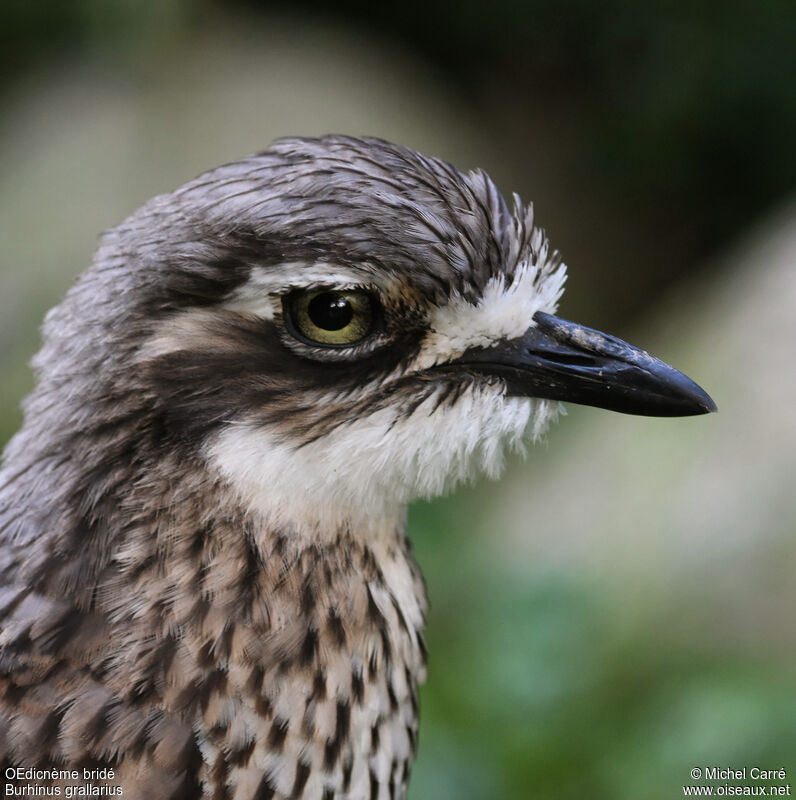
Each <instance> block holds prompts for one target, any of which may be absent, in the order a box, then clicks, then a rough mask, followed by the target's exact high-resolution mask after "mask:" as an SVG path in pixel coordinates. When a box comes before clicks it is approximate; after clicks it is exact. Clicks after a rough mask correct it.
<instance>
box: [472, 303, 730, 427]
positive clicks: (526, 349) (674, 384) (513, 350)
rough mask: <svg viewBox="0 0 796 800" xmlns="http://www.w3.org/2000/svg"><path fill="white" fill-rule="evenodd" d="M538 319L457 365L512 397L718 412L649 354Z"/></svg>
mask: <svg viewBox="0 0 796 800" xmlns="http://www.w3.org/2000/svg"><path fill="white" fill-rule="evenodd" d="M533 319H534V322H535V323H536V324H535V325H533V326H532V327H531V328H529V329H528V330H527V331H526V332H525V334H524V335H523V336H521V337H519V338H518V339H512V340H511V341H507V342H505V343H502V344H500V345H497V346H495V347H489V348H474V349H472V350H468V351H467V352H465V353H464V354H463V355H462V357H461V358H460V359H458V361H457V362H456V363H457V364H458V365H461V366H466V367H468V368H469V369H471V370H473V371H476V372H479V373H481V374H485V375H491V376H496V377H499V378H501V379H502V380H504V381H505V382H506V387H507V390H508V394H509V395H513V396H520V397H544V398H549V399H551V400H564V401H567V402H571V403H580V404H581V405H587V406H597V407H598V408H607V409H609V410H611V411H621V412H622V413H624V414H643V415H646V416H654V417H685V416H691V415H694V414H706V413H708V412H710V411H715V410H716V404H715V403H714V402H713V400H711V398H710V397H709V396H708V394H707V393H706V392H705V391H704V389H702V388H700V387H699V386H697V384H696V383H694V382H693V381H692V380H691V379H690V378H688V377H686V376H685V375H683V373H682V372H678V371H677V370H676V369H674V367H670V366H669V365H668V364H666V363H664V362H663V361H660V360H658V359H657V358H655V357H654V356H651V355H650V354H649V353H647V352H646V351H645V350H641V349H639V348H638V347H633V345H631V344H628V343H627V342H623V341H622V340H621V339H617V338H616V337H614V336H609V335H608V334H607V333H602V332H600V331H596V330H592V329H591V328H585V327H584V326H583V325H578V324H577V323H575V322H568V321H567V320H565V319H559V318H558V317H554V316H551V315H550V314H543V313H542V312H541V311H540V312H537V313H536V314H535V315H534V317H533Z"/></svg>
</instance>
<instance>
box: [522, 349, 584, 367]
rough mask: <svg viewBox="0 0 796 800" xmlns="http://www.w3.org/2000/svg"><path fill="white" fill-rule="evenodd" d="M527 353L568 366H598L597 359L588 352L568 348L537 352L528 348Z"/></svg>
mask: <svg viewBox="0 0 796 800" xmlns="http://www.w3.org/2000/svg"><path fill="white" fill-rule="evenodd" d="M528 353H529V354H531V355H534V356H542V358H545V359H549V360H550V361H555V363H556V364H558V365H560V366H568V367H596V366H598V359H597V358H596V357H595V356H593V355H591V354H590V353H585V352H584V353H577V352H573V351H568V350H554V351H550V352H539V351H537V350H533V349H530V348H529V349H528Z"/></svg>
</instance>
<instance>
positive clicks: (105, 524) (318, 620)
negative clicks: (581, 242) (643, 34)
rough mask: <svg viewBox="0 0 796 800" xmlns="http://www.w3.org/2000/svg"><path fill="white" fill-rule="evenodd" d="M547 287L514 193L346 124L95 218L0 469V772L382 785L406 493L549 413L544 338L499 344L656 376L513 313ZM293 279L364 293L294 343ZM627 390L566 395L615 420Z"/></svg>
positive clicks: (393, 711)
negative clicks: (347, 131) (342, 334)
mask: <svg viewBox="0 0 796 800" xmlns="http://www.w3.org/2000/svg"><path fill="white" fill-rule="evenodd" d="M563 281H564V267H563V265H562V264H560V262H559V260H558V258H557V256H556V255H555V254H554V253H553V252H551V251H550V249H549V247H548V243H547V241H546V239H545V237H544V235H543V234H542V232H541V231H540V230H539V229H537V228H534V226H533V219H532V214H531V211H530V210H529V209H528V208H526V207H524V206H523V205H522V204H521V202H520V201H519V199H518V198H515V200H514V205H513V208H511V209H510V208H509V206H508V205H507V204H506V202H505V201H504V199H503V197H502V196H501V195H500V193H499V192H498V191H497V189H496V188H495V186H494V185H493V183H492V182H491V181H490V180H489V178H488V177H487V176H486V175H485V174H484V173H482V172H474V173H468V174H462V173H460V172H458V171H456V170H455V169H454V168H453V167H451V166H450V165H448V164H446V163H444V162H442V161H439V160H436V159H429V158H425V157H423V156H420V155H418V154H417V153H414V152H412V151H410V150H407V149H405V148H401V147H397V146H394V145H391V144H388V143H385V142H382V141H379V140H374V139H361V140H359V139H350V138H346V137H333V136H332V137H324V138H322V139H317V140H305V139H288V140H282V141H280V142H278V143H276V144H275V145H274V146H272V147H271V148H270V149H269V150H267V151H265V152H264V153H261V154H259V155H255V156H251V157H249V158H246V159H243V160H241V161H239V162H236V163H233V164H229V165H226V166H223V167H219V168H218V169H215V170H212V171H210V172H208V173H205V174H204V175H202V176H200V177H199V178H197V179H196V180H194V181H192V182H191V183H189V184H186V185H185V186H184V187H182V188H180V189H178V190H177V191H175V192H173V193H172V194H169V195H163V196H160V197H156V198H154V199H153V200H151V201H150V202H149V203H147V204H146V205H145V206H144V207H143V208H142V209H140V210H139V211H138V212H137V213H136V214H134V215H133V216H132V217H130V218H129V219H128V220H127V221H126V222H124V223H123V224H122V225H120V226H119V227H118V228H116V229H114V230H112V231H110V232H109V233H107V234H106V235H105V237H104V238H103V241H102V245H101V247H100V249H99V251H98V253H97V256H96V259H95V262H94V264H93V266H92V267H91V268H90V269H88V270H87V271H86V272H85V273H84V275H83V276H82V277H81V278H80V280H79V281H78V283H77V284H76V286H75V287H74V288H73V289H71V290H70V292H69V293H68V295H67V297H66V298H65V300H64V301H63V302H62V303H61V305H59V306H58V307H57V308H55V309H53V310H52V311H51V312H50V313H49V314H48V316H47V319H46V322H45V326H44V345H43V347H42V350H41V351H40V353H39V354H38V355H37V356H36V359H35V362H34V364H35V368H36V371H37V375H38V383H37V386H36V389H35V390H34V392H33V393H32V394H31V396H30V397H29V398H28V400H27V401H26V405H25V422H24V425H23V428H22V430H21V431H20V433H19V434H17V436H16V437H15V438H14V439H13V440H12V441H11V443H10V444H9V446H8V448H7V450H6V453H5V462H4V467H3V471H2V474H1V476H0V586H1V587H2V588H0V626H2V629H1V632H0V647H1V649H0V762H1V761H2V760H3V754H5V758H6V760H8V761H9V762H10V763H15V764H18V765H20V766H26V767H27V766H38V767H42V768H46V767H58V766H63V765H71V766H74V765H95V766H102V765H112V766H113V767H114V768H115V770H116V783H117V784H118V785H120V786H122V787H123V789H124V796H125V797H127V798H142V799H143V798H151V799H153V800H155V799H156V798H178V797H185V798H191V797H200V796H206V797H214V798H224V797H229V798H235V800H250V799H251V798H257V800H263V798H307V799H308V800H310V799H311V798H318V800H321V799H322V800H330V798H348V799H349V800H367V798H376V799H377V800H385V799H386V798H394V797H403V796H404V794H405V790H406V785H407V781H408V778H409V772H410V769H411V763H412V758H413V756H414V753H415V750H416V743H417V722H418V719H417V686H418V683H419V682H420V681H422V680H423V678H424V675H425V650H424V645H423V633H422V629H423V622H424V614H425V610H426V600H425V592H424V587H423V582H422V578H421V576H420V573H419V570H418V568H417V566H416V564H415V562H414V560H413V558H412V555H411V550H410V546H409V543H408V541H407V539H406V537H405V534H404V520H405V509H406V504H407V502H409V501H410V500H412V499H414V498H416V497H418V496H429V495H433V494H437V493H439V492H441V491H443V490H444V489H445V488H446V487H448V486H449V485H451V484H452V483H454V482H456V481H458V480H462V479H465V478H468V477H470V476H471V475H473V474H475V473H477V472H479V471H481V472H486V473H487V474H490V475H495V474H497V473H498V472H499V470H500V467H501V465H502V459H503V453H504V450H505V449H506V448H507V447H520V446H521V444H522V441H523V439H524V438H526V437H527V436H528V435H530V436H538V435H539V434H540V433H541V432H542V431H543V430H544V429H545V427H546V426H547V424H548V423H549V421H550V420H551V419H553V418H554V417H555V415H556V413H557V408H558V402H557V399H558V398H564V397H565V395H564V394H562V390H561V388H560V387H559V386H558V383H557V382H558V381H559V378H558V377H556V379H555V380H552V381H551V380H548V377H549V373H548V372H547V371H546V370H547V369H548V367H547V366H546V365H547V364H549V359H550V358H551V356H550V352H548V351H546V350H545V351H544V353H545V354H546V355H544V364H543V368H542V372H541V373H539V364H538V363H537V362H538V358H537V356H536V355H534V358H535V359H536V361H534V364H533V365H532V366H529V363H525V362H523V364H522V365H521V368H520V367H518V366H517V364H515V362H514V361H513V360H512V359H514V358H515V357H520V356H517V354H518V353H520V351H519V350H517V347H518V346H519V345H517V344H516V343H517V342H521V341H525V339H523V338H522V337H524V336H527V335H528V333H529V332H533V334H534V336H537V338H538V337H539V336H541V335H544V336H545V337H547V338H545V346H547V344H548V343H549V342H551V341H553V338H555V347H554V348H553V349H554V351H555V353H556V356H555V359H558V360H559V361H560V363H561V364H564V365H565V371H566V370H568V372H567V376H568V377H567V378H566V381H565V383H566V384H567V386H569V384H570V382H571V381H573V380H575V378H573V377H572V375H575V373H577V376H576V378H577V380H581V373H583V371H584V370H585V369H595V370H599V369H603V370H604V363H603V362H605V361H606V358H608V359H609V360H608V363H609V367H610V366H613V365H614V363H616V359H618V358H620V357H621V360H622V365H623V369H624V370H625V371H627V370H628V369H630V370H634V371H635V372H634V375H635V374H636V373H639V372H640V366H641V365H642V363H643V365H645V374H651V375H653V378H654V381H653V383H654V386H655V392H657V391H658V383H660V382H661V381H663V380H664V378H663V377H661V376H662V375H663V372H661V370H662V369H663V366H662V365H660V362H654V360H652V359H651V357H649V356H647V355H646V354H643V353H641V354H640V351H634V350H631V349H628V350H622V346H624V347H628V346H626V345H624V343H621V342H619V343H618V344H615V342H617V341H618V340H608V339H605V338H603V339H599V337H600V336H602V334H599V333H597V332H593V331H592V332H590V331H588V329H584V328H580V327H577V326H571V325H570V324H569V323H560V321H558V320H556V319H555V318H553V317H546V316H544V315H545V314H552V313H553V312H554V311H555V309H556V305H557V302H558V300H559V297H560V295H561V292H562V288H563ZM345 292H350V293H351V294H350V295H345ZM341 293H342V294H341ZM316 296H321V299H322V302H325V303H327V306H329V308H326V307H324V308H322V309H321V313H326V314H327V315H328V314H334V313H343V312H344V313H345V314H347V313H349V312H350V310H351V308H350V305H351V304H350V303H349V305H348V306H346V305H345V303H346V302H348V301H347V300H345V298H346V297H349V298H351V301H352V302H354V306H355V307H356V303H358V302H363V303H366V304H368V306H367V314H366V323H367V324H365V323H363V324H362V330H365V328H367V333H366V334H365V335H363V336H360V337H359V338H358V339H357V340H355V341H353V342H351V343H346V344H339V343H335V344H329V343H328V341H326V343H321V344H319V343H317V341H316V340H313V339H309V338H308V337H307V336H306V335H305V333H303V332H302V330H303V329H302V330H296V327H297V326H299V327H300V326H301V324H303V323H301V322H300V321H299V322H296V319H295V318H294V317H295V314H296V313H297V312H295V311H294V309H295V308H297V307H298V306H297V303H303V305H301V308H302V309H306V308H309V305H308V304H309V303H310V302H312V300H311V298H314V297H316ZM327 296H333V299H334V298H336V299H334V303H338V306H335V307H332V306H333V305H334V303H332V305H329V302H328V301H327V299H326V298H327ZM296 297H298V301H296V300H295V298H296ZM341 297H342V298H343V299H340V298H341ZM358 298H359V299H358ZM362 298H364V299H362ZM338 301H339V302H338ZM335 308H337V309H338V310H337V311H335ZM340 308H342V309H343V312H340V311H339V309H340ZM330 309H331V310H330ZM301 313H303V314H305V315H306V314H307V313H309V312H306V311H302V312H301ZM313 313H315V312H313ZM357 313H358V312H357ZM363 313H364V312H363ZM316 316H317V313H316ZM550 320H552V322H551V321H550ZM559 323H560V324H559ZM310 324H314V323H310ZM334 324H335V325H336V324H337V323H336V322H335V323H334ZM562 325H564V326H566V325H570V327H561V326H562ZM557 326H558V327H557ZM324 330H327V329H324ZM328 330H330V331H332V333H330V334H329V336H338V333H337V331H339V330H341V328H334V327H332V328H329V329H328ZM342 330H343V331H345V328H342ZM550 337H553V338H550ZM595 337H596V338H595ZM506 343H509V344H510V345H511V348H510V350H511V353H513V354H514V355H511V356H509V355H506V354H507V353H509V350H506V349H505V347H504V345H505V344H506ZM606 343H607V344H606ZM576 346H577V348H580V349H577V353H579V354H580V355H578V354H576V355H572V353H573V352H574V350H573V348H575V347H576ZM534 347H535V346H534ZM500 348H503V349H500ZM512 348H513V349H512ZM583 348H585V349H583ZM587 351H588V353H589V355H588V357H587V356H585V355H584V354H585V353H586V352H587ZM538 352H542V351H541V350H538V349H533V351H532V350H531V349H528V348H527V347H526V346H525V345H523V346H522V353H521V354H520V355H521V357H522V358H525V359H526V361H527V356H528V355H529V354H536V353H538ZM551 352H552V351H551ZM595 354H596V355H595ZM606 354H608V355H606ZM628 354H630V355H628ZM589 359H591V363H590V365H586V366H584V364H585V363H586V361H588V360H589ZM611 359H613V360H611ZM645 359H647V360H645ZM595 360H597V361H600V363H599V364H597V366H596V367H595V365H594V362H595ZM631 361H632V363H633V366H632V367H628V364H630V362H631ZM649 365H652V366H650V367H649V369H647V367H648V366H649ZM529 370H530V371H533V370H536V372H534V375H537V373H539V374H541V377H536V378H534V382H533V385H534V387H535V388H534V390H533V391H526V390H516V387H515V383H516V377H517V375H518V374H522V375H526V374H530V372H529ZM650 370H651V371H650ZM609 371H610V370H609ZM557 374H558V373H557ZM602 374H603V373H602V372H601V373H600V375H602ZM672 375H679V374H677V373H674V372H673V371H672ZM672 375H670V374H669V373H666V376H665V379H666V381H669V382H671V381H675V383H676V382H677V381H680V379H681V378H682V380H683V381H685V380H687V379H685V378H683V376H679V377H676V378H672ZM523 380H525V379H524V378H523ZM601 380H604V382H605V381H606V380H607V379H601ZM622 380H625V379H624V378H622ZM634 380H636V379H635V378H634ZM645 380H648V379H646V378H645ZM650 380H652V379H650ZM655 381H657V382H658V383H655ZM593 382H594V379H593V378H588V380H587V381H586V384H587V385H588V386H589V387H590V386H591V384H592V383H593ZM648 382H649V380H648ZM672 385H673V384H672ZM623 386H624V387H625V388H621V387H623ZM627 386H629V387H630V388H627ZM640 386H641V384H636V383H635V382H631V383H630V384H627V385H626V384H624V383H622V381H621V380H620V381H618V382H617V383H616V384H615V385H614V384H612V386H611V387H610V388H611V389H612V390H613V394H612V396H611V399H610V400H601V401H600V402H596V401H594V400H593V398H592V397H591V394H588V392H591V389H590V388H589V389H588V392H587V390H586V389H583V388H582V387H581V388H580V389H578V392H580V394H576V398H575V399H579V400H581V401H582V402H593V403H595V404H604V405H607V406H609V407H616V408H619V410H634V411H639V410H640V409H639V408H637V407H636V406H637V405H638V403H639V402H640V401H639V400H638V399H637V398H639V397H641V396H642V395H643V396H644V397H648V395H649V396H650V397H651V395H650V394H649V391H650V390H648V387H647V384H646V383H645V384H644V386H643V388H639V387H640ZM666 386H667V387H668V386H669V383H666ZM616 387H620V388H616ZM675 388H676V391H675V390H674V389H673V390H672V392H673V393H672V394H671V397H672V398H673V397H674V396H675V394H676V395H677V398H678V399H677V402H678V403H681V404H683V403H690V404H691V405H690V406H688V408H689V409H690V410H683V409H684V408H685V407H686V406H685V405H682V407H681V406H677V407H676V408H674V406H672V408H674V410H672V408H670V409H669V410H668V411H667V410H663V411H661V410H659V409H658V408H657V407H656V408H655V410H654V412H653V413H700V412H701V411H706V410H710V401H709V399H705V398H706V396H704V394H702V395H699V394H698V392H697V387H694V385H693V384H690V382H689V384H688V385H686V384H685V383H682V382H680V383H678V385H677V387H675ZM584 392H587V394H588V396H586V394H584ZM620 392H625V394H623V395H622V397H625V396H627V397H630V400H627V401H625V400H622V402H621V403H618V402H617V400H616V397H617V395H618V393H620ZM653 393H654V392H653ZM526 395H531V396H526ZM533 395H536V396H533ZM655 396H656V397H658V395H657V394H656V395H655ZM543 398H549V399H543ZM666 398H667V399H666V401H665V402H666V403H669V402H672V403H674V400H671V399H670V398H669V395H666ZM683 398H685V400H684V399H683ZM645 402H651V401H649V400H647V401H645ZM634 404H635V405H634ZM625 406H632V407H625ZM641 410H642V411H643V409H641Z"/></svg>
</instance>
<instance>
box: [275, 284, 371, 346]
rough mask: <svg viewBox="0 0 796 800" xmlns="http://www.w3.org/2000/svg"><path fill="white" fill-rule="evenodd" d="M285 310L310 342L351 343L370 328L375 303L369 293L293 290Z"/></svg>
mask: <svg viewBox="0 0 796 800" xmlns="http://www.w3.org/2000/svg"><path fill="white" fill-rule="evenodd" d="M285 310H286V312H287V317H288V319H289V320H290V322H291V323H292V325H293V327H294V328H295V330H296V332H298V333H299V334H300V335H301V336H302V337H304V338H305V339H307V340H309V341H310V342H312V343H313V344H326V345H346V344H354V342H358V341H359V340H360V339H364V338H365V336H367V335H368V334H369V333H370V332H371V330H372V329H373V322H374V302H373V299H372V298H371V295H370V294H368V292H363V291H357V290H351V291H333V290H329V289H320V290H317V291H311V292H296V293H294V294H292V295H290V296H289V297H288V298H286V302H285Z"/></svg>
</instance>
